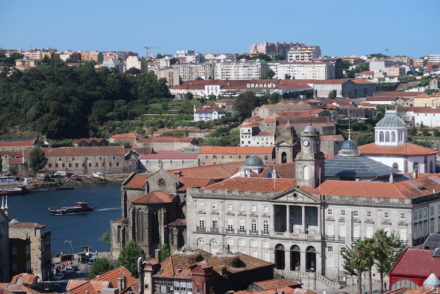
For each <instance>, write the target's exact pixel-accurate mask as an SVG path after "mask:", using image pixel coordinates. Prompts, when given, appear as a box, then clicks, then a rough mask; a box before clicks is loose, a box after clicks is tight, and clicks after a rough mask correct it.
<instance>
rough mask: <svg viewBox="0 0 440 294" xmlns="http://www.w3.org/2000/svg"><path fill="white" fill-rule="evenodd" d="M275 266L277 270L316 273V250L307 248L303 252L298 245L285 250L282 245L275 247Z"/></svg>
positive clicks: (311, 247) (310, 247)
mask: <svg viewBox="0 0 440 294" xmlns="http://www.w3.org/2000/svg"><path fill="white" fill-rule="evenodd" d="M274 253H275V264H276V267H277V269H279V270H291V271H306V272H316V271H317V263H316V249H315V247H313V246H308V247H307V248H306V249H305V251H304V252H301V249H300V247H299V246H298V245H292V246H290V248H288V249H286V248H285V247H284V245H283V244H277V245H275V252H274Z"/></svg>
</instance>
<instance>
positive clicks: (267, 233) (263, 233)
mask: <svg viewBox="0 0 440 294" xmlns="http://www.w3.org/2000/svg"><path fill="white" fill-rule="evenodd" d="M261 235H263V236H268V235H269V231H261Z"/></svg>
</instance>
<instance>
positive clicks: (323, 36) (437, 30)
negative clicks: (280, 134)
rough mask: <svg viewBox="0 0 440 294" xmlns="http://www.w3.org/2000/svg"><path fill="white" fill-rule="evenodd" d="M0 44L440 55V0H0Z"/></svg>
mask: <svg viewBox="0 0 440 294" xmlns="http://www.w3.org/2000/svg"><path fill="white" fill-rule="evenodd" d="M0 7H1V13H0V48H7V49H15V48H21V49H29V48H31V46H32V47H33V48H49V47H50V48H57V49H59V50H65V49H72V50H103V51H104V50H132V51H136V52H139V53H140V54H141V55H144V54H145V50H144V49H143V47H144V46H147V45H148V46H155V47H159V49H155V50H153V51H151V52H150V53H153V54H156V53H169V54H171V53H172V54H174V53H175V51H176V50H177V49H194V50H196V51H198V52H202V53H208V52H215V53H220V52H223V53H240V52H247V51H248V50H249V46H250V45H251V44H254V43H259V42H264V41H269V42H273V41H295V42H301V43H305V44H309V45H320V46H321V50H322V54H323V55H352V54H358V55H361V54H369V53H386V51H385V50H386V49H388V54H390V55H408V56H413V57H420V56H423V55H427V54H440V0H415V1H410V0H367V1H365V0H363V1H362V0H284V1H281V0H270V1H260V0H217V1H211V0H186V1H185V0H167V1H166V0H161V1H151V0H143V1H142V0H139V1H135V0H133V1H131V0H125V1H113V0H106V1H100V0H75V1H67V0H45V1H35V0H24V1H16V0H10V1H7V0H5V1H2V3H1V6H0Z"/></svg>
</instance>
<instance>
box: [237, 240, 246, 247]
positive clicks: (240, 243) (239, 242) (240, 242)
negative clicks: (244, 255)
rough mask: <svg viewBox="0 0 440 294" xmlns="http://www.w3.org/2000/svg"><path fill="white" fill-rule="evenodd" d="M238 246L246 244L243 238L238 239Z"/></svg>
mask: <svg viewBox="0 0 440 294" xmlns="http://www.w3.org/2000/svg"><path fill="white" fill-rule="evenodd" d="M238 246H246V242H245V241H244V239H238Z"/></svg>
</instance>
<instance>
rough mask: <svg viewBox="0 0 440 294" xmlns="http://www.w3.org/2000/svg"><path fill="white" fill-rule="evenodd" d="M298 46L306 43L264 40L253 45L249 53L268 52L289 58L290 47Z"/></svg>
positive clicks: (268, 53)
mask: <svg viewBox="0 0 440 294" xmlns="http://www.w3.org/2000/svg"><path fill="white" fill-rule="evenodd" d="M297 46H304V44H300V43H297V42H288V43H286V42H283V43H280V42H275V43H269V42H263V43H258V44H254V45H252V46H251V48H250V50H249V53H251V54H259V53H263V54H267V55H281V56H283V57H284V58H286V59H287V53H288V52H289V50H290V48H292V47H297Z"/></svg>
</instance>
